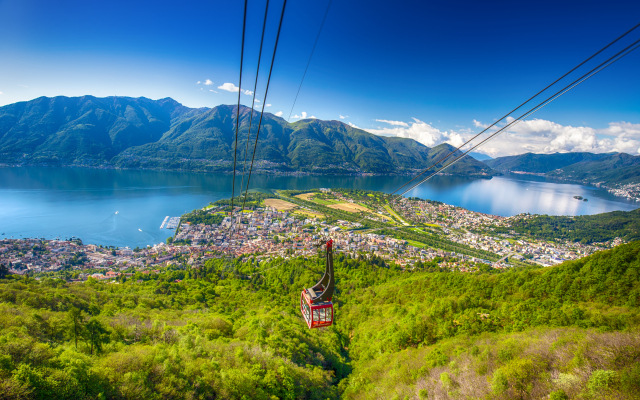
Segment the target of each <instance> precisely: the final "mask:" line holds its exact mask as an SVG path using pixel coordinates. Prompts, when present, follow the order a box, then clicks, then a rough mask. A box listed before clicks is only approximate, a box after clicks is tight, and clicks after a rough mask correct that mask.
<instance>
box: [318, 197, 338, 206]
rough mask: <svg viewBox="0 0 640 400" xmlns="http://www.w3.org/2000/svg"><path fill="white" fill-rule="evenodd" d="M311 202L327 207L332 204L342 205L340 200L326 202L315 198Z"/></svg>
mask: <svg viewBox="0 0 640 400" xmlns="http://www.w3.org/2000/svg"><path fill="white" fill-rule="evenodd" d="M311 201H312V202H314V203H318V204H321V205H323V206H327V205H330V204H338V203H341V201H340V200H324V199H317V198H313V199H311Z"/></svg>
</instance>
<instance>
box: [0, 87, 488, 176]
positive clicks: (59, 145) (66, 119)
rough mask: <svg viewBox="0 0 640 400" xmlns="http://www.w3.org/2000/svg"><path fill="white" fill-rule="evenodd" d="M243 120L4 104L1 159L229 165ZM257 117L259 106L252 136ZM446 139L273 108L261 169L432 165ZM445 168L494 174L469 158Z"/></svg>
mask: <svg viewBox="0 0 640 400" xmlns="http://www.w3.org/2000/svg"><path fill="white" fill-rule="evenodd" d="M235 118H236V107H235V106H225V105H222V106H218V107H215V108H212V109H206V108H202V109H191V108H188V107H184V106H182V105H181V104H179V103H178V102H176V101H174V100H172V99H169V98H167V99H161V100H149V99H146V98H137V99H134V98H127V97H107V98H96V97H92V96H84V97H74V98H67V97H54V98H46V97H41V98H38V99H35V100H32V101H28V102H21V103H16V104H11V105H8V106H5V107H0V162H3V163H9V164H43V163H47V164H75V165H115V166H118V167H124V168H136V167H143V168H169V169H188V170H207V171H230V170H231V169H232V168H233V166H232V162H233V148H234V144H235V122H236V121H235ZM259 118H260V115H259V113H258V112H257V111H256V112H254V116H253V130H252V133H251V141H253V139H254V138H255V133H256V132H255V131H256V129H257V124H258V120H259ZM249 120H250V109H248V108H247V107H244V106H241V109H240V122H239V124H240V130H239V135H238V149H239V150H238V157H239V159H241V160H242V161H244V152H245V149H246V144H247V137H248V134H249ZM251 145H253V143H251ZM445 147H447V145H441V146H439V147H436V148H434V149H430V148H428V147H426V146H423V145H421V144H420V143H418V142H416V141H414V140H412V139H405V138H390V137H380V136H375V135H372V134H370V133H368V132H365V131H363V130H360V129H356V128H352V127H350V126H348V125H345V124H343V123H341V122H338V121H321V120H317V119H307V120H302V121H297V122H295V123H291V124H289V123H287V122H286V121H285V120H284V119H282V118H279V117H276V116H275V115H273V114H269V113H265V114H264V116H263V122H262V128H261V131H260V138H259V143H258V147H257V152H256V161H257V164H256V168H257V169H258V170H262V171H266V170H269V171H273V170H281V171H308V172H327V173H353V172H375V173H397V172H411V171H415V170H417V169H420V168H425V167H427V166H429V165H431V163H432V162H433V159H434V154H436V153H438V152H440V151H442V149H443V148H445ZM251 150H252V146H251V148H250V151H251ZM447 172H449V173H453V174H474V175H492V174H493V171H492V170H491V169H490V168H488V167H487V166H486V165H485V164H483V163H481V162H479V161H477V160H475V159H473V158H470V157H466V158H465V159H464V160H462V161H461V162H459V163H458V164H456V165H455V166H454V167H453V168H451V170H450V171H447Z"/></svg>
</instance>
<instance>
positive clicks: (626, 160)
mask: <svg viewBox="0 0 640 400" xmlns="http://www.w3.org/2000/svg"><path fill="white" fill-rule="evenodd" d="M484 163H485V164H486V165H488V166H490V167H491V168H493V169H495V170H497V171H500V172H526V173H534V174H544V175H545V176H549V177H553V178H561V179H566V180H570V181H580V182H586V183H590V184H604V185H620V184H630V183H640V156H632V155H629V154H626V153H602V154H593V153H555V154H533V153H526V154H520V155H517V156H508V157H498V158H496V159H493V160H486V161H484Z"/></svg>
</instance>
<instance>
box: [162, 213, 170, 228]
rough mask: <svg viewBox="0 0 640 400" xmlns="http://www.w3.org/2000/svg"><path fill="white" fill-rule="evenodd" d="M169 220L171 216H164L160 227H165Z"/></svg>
mask: <svg viewBox="0 0 640 400" xmlns="http://www.w3.org/2000/svg"><path fill="white" fill-rule="evenodd" d="M168 220H169V216H168V215H167V216H166V217H164V221H162V225H160V229H162V228H164V225H165V224H166V223H167V221H168Z"/></svg>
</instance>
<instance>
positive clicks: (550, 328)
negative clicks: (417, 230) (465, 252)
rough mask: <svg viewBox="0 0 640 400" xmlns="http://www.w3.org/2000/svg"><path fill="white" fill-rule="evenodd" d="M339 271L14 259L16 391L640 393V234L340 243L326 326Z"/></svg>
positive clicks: (10, 390) (0, 378) (7, 326)
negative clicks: (444, 262) (72, 264)
mask: <svg viewBox="0 0 640 400" xmlns="http://www.w3.org/2000/svg"><path fill="white" fill-rule="evenodd" d="M273 267H277V268H273ZM323 269H324V265H323V259H322V258H321V257H312V258H309V259H306V260H305V259H303V258H297V259H293V260H289V261H287V262H282V260H274V261H271V262H269V263H264V262H263V263H258V262H257V261H256V259H255V258H254V257H243V258H240V259H236V260H234V261H233V262H232V263H231V262H230V261H228V260H219V259H212V260H209V261H207V262H206V264H205V265H204V266H203V267H201V268H197V269H195V268H194V269H189V268H183V267H172V268H168V269H164V270H162V271H160V273H147V274H143V273H140V272H137V273H136V274H135V275H134V276H131V277H128V278H125V277H120V278H118V281H117V283H106V282H98V281H95V280H93V279H90V280H89V281H87V282H86V283H67V282H65V281H62V280H58V279H48V278H47V279H42V280H40V281H37V280H34V279H33V278H28V277H26V278H25V277H18V276H11V275H9V276H7V277H6V278H5V279H3V280H1V281H0V301H1V302H2V303H0V393H2V395H0V396H1V397H2V398H34V399H45V398H46V399H50V398H91V399H97V398H158V399H160V398H162V399H165V398H203V399H204V398H231V399H243V398H246V399H273V398H281V399H296V398H311V399H326V398H339V397H344V398H394V397H396V398H451V399H454V398H460V397H466V396H467V395H468V394H469V393H471V392H470V390H471V389H470V387H471V388H473V387H476V390H478V393H482V397H483V398H496V399H507V398H543V397H545V398H546V396H549V395H551V396H555V397H552V398H557V399H561V398H569V397H567V396H571V398H574V397H575V398H585V399H591V398H602V397H598V396H601V395H602V394H603V393H604V394H605V395H606V396H609V397H610V398H623V399H625V398H629V399H631V398H637V397H634V396H637V393H638V389H640V387H639V384H638V382H640V380H638V379H637V378H638V377H640V368H639V367H638V366H639V365H640V350H638V349H640V340H639V339H638V336H637V329H638V326H639V325H640V242H633V243H630V244H627V245H622V246H619V247H617V248H615V249H613V250H609V251H604V252H600V253H597V254H594V255H592V256H590V257H586V258H583V259H580V260H576V261H571V262H566V263H564V264H562V265H559V266H556V267H551V268H545V269H542V268H528V269H512V270H509V271H506V272H500V271H497V270H489V271H488V272H484V273H473V274H472V273H467V274H464V273H458V272H450V271H444V270H439V269H438V268H434V267H433V266H425V267H424V270H414V271H411V272H409V271H404V270H402V269H400V268H397V267H395V266H394V265H393V264H391V265H389V264H386V263H385V262H384V261H383V260H381V259H377V258H375V257H374V258H372V259H366V258H358V259H354V258H349V257H345V256H343V255H340V254H338V255H336V257H335V269H336V287H337V292H336V295H335V298H334V303H335V310H336V311H335V313H336V323H335V325H334V326H332V327H330V328H325V329H319V330H309V329H307V328H306V325H305V323H304V322H303V320H302V318H301V316H300V315H299V296H300V290H301V288H303V287H305V286H307V287H308V286H310V285H311V284H313V283H315V281H316V280H317V279H318V278H319V277H320V276H321V273H322V271H323ZM599 354H601V355H599ZM474 385H475V386H474ZM465 394H466V395H465Z"/></svg>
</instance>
